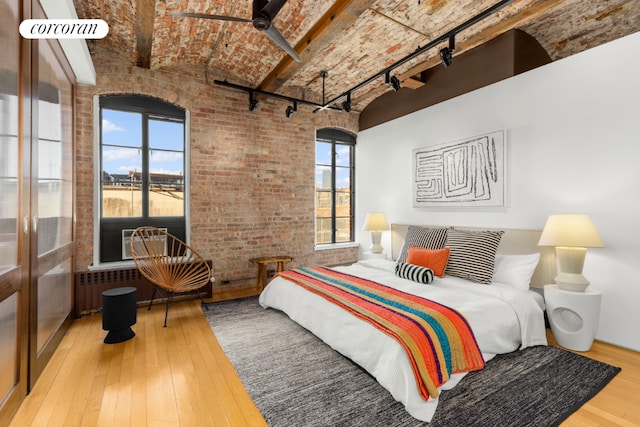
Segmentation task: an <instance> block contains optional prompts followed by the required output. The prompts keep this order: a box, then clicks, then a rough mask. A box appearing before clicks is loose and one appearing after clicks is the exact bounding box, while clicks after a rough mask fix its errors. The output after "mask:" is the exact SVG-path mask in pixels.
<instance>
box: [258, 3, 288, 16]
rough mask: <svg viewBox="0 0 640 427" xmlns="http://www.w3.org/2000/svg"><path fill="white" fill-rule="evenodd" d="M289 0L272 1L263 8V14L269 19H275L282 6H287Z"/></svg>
mask: <svg viewBox="0 0 640 427" xmlns="http://www.w3.org/2000/svg"><path fill="white" fill-rule="evenodd" d="M286 2H287V0H271V1H269V3H267V4H266V5H265V7H263V8H262V13H263V14H265V15H267V16H268V17H269V19H273V18H275V17H276V15H277V14H278V12H280V9H282V6H284V5H285V3H286Z"/></svg>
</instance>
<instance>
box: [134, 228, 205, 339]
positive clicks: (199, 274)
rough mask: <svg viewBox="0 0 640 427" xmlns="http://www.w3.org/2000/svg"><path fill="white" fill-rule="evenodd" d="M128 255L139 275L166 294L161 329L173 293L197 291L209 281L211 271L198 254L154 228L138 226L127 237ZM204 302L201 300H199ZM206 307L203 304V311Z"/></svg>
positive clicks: (155, 289) (156, 289) (165, 321)
mask: <svg viewBox="0 0 640 427" xmlns="http://www.w3.org/2000/svg"><path fill="white" fill-rule="evenodd" d="M130 244H131V255H132V257H133V261H134V262H135V263H136V267H138V270H140V273H141V274H142V275H143V276H144V277H145V278H147V279H148V280H149V281H150V282H151V283H153V284H154V285H155V287H154V289H153V296H152V297H151V301H150V302H149V310H151V304H152V303H153V299H154V298H155V296H156V291H158V289H162V290H164V291H165V292H166V294H167V298H166V308H165V314H164V326H165V327H166V326H167V316H168V315H169V303H170V302H171V298H172V297H173V296H174V294H177V293H186V292H197V293H198V296H200V299H202V295H201V294H200V292H199V289H200V288H202V287H203V286H205V285H206V284H207V283H208V282H209V281H210V280H211V268H210V267H209V264H207V262H206V261H205V260H204V258H202V256H201V255H200V254H198V252H196V251H195V250H193V249H192V248H191V247H189V246H188V245H187V244H186V243H184V242H183V241H181V240H180V239H178V238H177V237H175V236H173V235H171V234H169V233H167V232H166V231H164V230H161V229H159V228H155V227H139V228H137V229H136V230H135V231H134V232H133V234H131V243H130ZM202 301H203V303H204V299H202ZM206 307H207V306H206V305H205V308H206Z"/></svg>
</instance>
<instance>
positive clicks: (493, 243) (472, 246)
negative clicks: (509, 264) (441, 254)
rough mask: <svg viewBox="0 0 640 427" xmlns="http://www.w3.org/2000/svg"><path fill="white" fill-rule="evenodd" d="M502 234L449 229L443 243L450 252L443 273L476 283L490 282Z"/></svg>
mask: <svg viewBox="0 0 640 427" xmlns="http://www.w3.org/2000/svg"><path fill="white" fill-rule="evenodd" d="M502 234H504V231H491V230H484V231H465V230H456V229H451V230H449V233H448V234H447V242H446V243H445V245H446V246H448V247H450V248H451V252H450V253H449V261H448V263H447V269H446V271H445V274H448V275H451V276H456V277H460V278H462V279H466V280H471V281H472V282H476V283H482V284H489V283H491V279H492V277H493V268H494V265H495V260H496V251H497V250H498V245H499V244H500V239H502Z"/></svg>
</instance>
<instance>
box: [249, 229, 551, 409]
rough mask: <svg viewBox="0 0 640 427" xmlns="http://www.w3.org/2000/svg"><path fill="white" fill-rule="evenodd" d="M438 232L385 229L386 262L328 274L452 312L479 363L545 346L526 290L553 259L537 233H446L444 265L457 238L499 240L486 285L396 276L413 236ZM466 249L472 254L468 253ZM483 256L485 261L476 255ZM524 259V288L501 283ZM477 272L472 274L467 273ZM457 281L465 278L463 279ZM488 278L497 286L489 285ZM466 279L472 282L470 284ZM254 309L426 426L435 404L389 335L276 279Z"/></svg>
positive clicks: (537, 299) (537, 306) (533, 298)
mask: <svg viewBox="0 0 640 427" xmlns="http://www.w3.org/2000/svg"><path fill="white" fill-rule="evenodd" d="M442 228H443V227H440V226H438V227H434V226H411V225H402V224H393V225H392V227H391V235H392V250H391V254H392V259H379V258H375V259H367V260H361V261H359V262H357V263H355V264H353V265H350V266H340V267H334V268H333V270H335V271H336V272H339V273H344V274H346V275H351V276H356V277H358V278H363V279H366V280H371V281H373V282H376V283H381V284H384V285H386V286H389V287H391V288H393V289H397V290H399V291H401V292H403V293H406V294H408V295H417V296H420V297H422V298H426V299H429V300H430V301H435V302H436V303H439V304H442V305H444V306H446V307H451V308H453V309H455V310H456V311H457V312H459V313H460V314H462V315H463V316H464V318H466V320H467V321H468V324H469V325H470V327H471V329H472V330H473V334H474V335H475V340H476V342H477V345H478V347H479V349H480V351H481V355H482V358H483V359H484V361H488V360H490V359H491V358H492V357H494V356H495V355H496V354H502V353H509V352H512V351H516V350H519V349H523V348H526V347H530V346H535V345H546V335H545V326H544V315H543V312H544V301H543V299H542V297H541V294H540V292H536V291H535V290H532V289H530V288H529V285H530V286H531V287H532V288H536V287H538V288H539V287H541V286H543V285H544V284H545V283H551V282H550V281H551V280H552V278H553V275H554V272H555V258H554V255H553V252H552V251H551V250H549V248H541V247H538V246H537V242H538V239H539V236H540V231H537V230H504V232H502V230H501V231H498V230H487V229H482V230H479V229H473V228H469V227H455V228H449V227H446V229H447V230H448V238H447V240H446V242H445V243H446V244H450V246H451V249H450V253H451V257H450V258H449V262H450V263H451V265H454V264H455V262H459V261H460V257H459V254H460V253H461V252H464V250H465V249H464V247H466V246H469V245H467V244H466V243H467V242H466V240H465V241H464V242H463V246H458V245H459V244H460V242H459V241H458V242H456V240H455V238H454V237H452V236H454V235H455V236H458V237H460V236H462V237H463V239H467V236H472V238H473V239H477V238H478V237H477V236H480V235H483V233H488V234H491V233H494V234H493V236H494V237H495V235H496V234H495V233H499V234H500V235H501V237H500V238H499V244H498V243H496V245H497V248H495V247H494V249H493V252H491V251H489V252H490V253H491V257H492V258H491V259H492V261H493V262H492V263H490V265H491V269H492V273H493V275H492V276H491V283H490V284H480V283H478V282H477V281H472V280H468V279H467V278H461V277H456V276H452V275H449V274H445V275H444V277H442V278H441V277H434V278H433V281H432V282H431V283H429V284H423V283H418V282H416V281H414V280H409V279H406V278H403V277H401V276H402V275H400V276H399V275H398V274H397V273H396V267H397V266H398V265H399V264H400V265H402V262H405V261H407V258H408V249H409V247H413V246H414V243H415V241H414V240H415V236H416V235H417V233H418V231H416V230H420V232H424V230H433V229H440V230H442ZM451 230H454V231H451ZM441 243H442V242H441ZM419 245H420V244H419ZM465 245H466V246H465ZM423 246H424V245H423ZM471 246H473V245H471ZM447 247H449V246H447ZM403 248H404V249H403ZM467 249H468V248H467ZM412 250H413V249H412ZM473 250H474V251H480V249H477V248H475V247H474V249H473ZM483 250H484V249H483ZM454 251H455V253H456V256H455V257H454ZM412 254H413V253H412ZM534 254H536V262H535V265H532V263H531V260H530V259H531V257H532V255H534ZM538 254H539V255H538ZM484 255H486V254H484V253H483V256H484ZM483 256H480V255H478V256H475V255H474V256H473V257H472V258H473V259H481V258H483ZM527 257H528V258H529V262H528V264H529V267H528V268H527V271H528V272H527V273H525V274H524V276H525V277H526V281H527V282H528V283H526V287H525V286H523V283H518V285H517V286H515V285H513V284H512V283H503V282H507V281H510V280H512V278H517V279H518V280H520V282H522V280H523V279H522V277H523V274H522V270H523V266H522V263H520V262H519V261H518V262H516V260H520V259H524V258H527ZM414 259H415V258H414ZM456 260H457V261H456ZM454 261H455V262H454ZM473 262H476V261H473ZM454 267H455V265H454ZM479 270H480V269H477V268H474V269H472V272H471V274H472V275H473V274H475V273H476V272H477V271H479ZM452 271H453V270H452ZM458 276H460V275H458ZM462 276H464V277H466V276H465V274H462ZM494 278H498V279H500V280H501V281H500V282H498V281H495V280H493V279H494ZM472 279H473V280H476V278H473V277H472ZM513 280H515V279H513ZM260 304H261V305H262V306H263V307H265V308H266V307H271V308H274V309H277V310H281V311H283V312H285V313H286V314H287V315H288V316H289V317H290V318H291V319H292V320H293V321H295V322H296V323H298V324H300V325H301V326H303V327H305V328H306V329H308V330H309V331H311V332H312V333H313V334H315V335H316V336H318V337H319V338H320V339H322V340H323V341H324V342H325V343H327V344H328V345H330V346H331V347H332V348H333V349H335V350H336V351H338V352H340V353H341V354H343V355H344V356H346V357H348V358H350V359H351V360H353V361H354V362H355V363H357V364H359V365H360V366H361V367H363V368H364V369H365V370H367V371H368V372H369V373H370V374H371V375H372V376H373V377H375V378H376V380H377V381H378V382H379V383H380V384H381V385H382V386H383V387H384V388H385V389H387V390H388V391H389V392H390V393H391V395H392V396H393V397H394V398H395V399H396V400H397V401H399V402H401V403H402V404H403V405H404V406H405V408H406V410H407V411H408V412H409V414H411V415H412V416H413V417H415V418H417V419H418V420H421V421H430V420H431V418H432V417H433V414H434V413H435V410H436V407H437V404H438V399H439V398H438V397H430V398H429V397H427V398H425V397H424V394H422V395H421V393H420V392H419V390H418V389H419V386H418V383H417V382H416V376H415V375H414V367H415V366H414V365H415V363H413V362H412V360H410V356H408V354H407V351H406V350H405V348H406V347H404V346H403V345H401V344H400V343H399V342H398V341H397V340H396V339H395V338H393V337H392V336H390V335H389V334H386V333H383V332H381V330H380V329H379V328H376V327H374V326H372V325H371V324H370V323H368V322H367V321H365V320H362V319H361V318H359V317H357V316H353V315H352V314H350V313H349V312H348V311H345V310H344V309H343V308H341V307H340V306H339V305H336V304H334V303H332V302H330V301H328V300H327V299H326V298H324V297H323V296H320V295H318V294H317V293H314V292H309V290H307V289H305V288H304V287H302V286H300V285H298V284H296V283H294V282H293V281H291V280H288V279H286V278H284V277H279V276H276V277H275V278H274V279H273V280H272V281H271V282H270V283H269V284H268V285H267V287H266V288H265V289H264V291H263V292H262V294H261V295H260ZM464 375H465V373H455V374H452V375H451V377H450V378H449V379H448V381H446V382H445V383H444V384H442V385H441V386H439V387H438V390H439V391H440V392H442V391H446V390H448V389H451V388H453V387H454V386H455V385H456V384H457V383H458V382H459V381H460V379H461V378H462V377H463V376H464Z"/></svg>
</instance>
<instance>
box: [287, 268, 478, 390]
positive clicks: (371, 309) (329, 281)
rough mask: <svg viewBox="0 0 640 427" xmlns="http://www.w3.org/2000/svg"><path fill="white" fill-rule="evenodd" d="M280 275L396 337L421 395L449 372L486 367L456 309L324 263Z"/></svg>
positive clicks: (437, 385)
mask: <svg viewBox="0 0 640 427" xmlns="http://www.w3.org/2000/svg"><path fill="white" fill-rule="evenodd" d="M278 275H279V276H281V277H283V278H285V279H288V280H289V281H291V282H293V283H296V284H298V285H299V286H302V287H303V288H305V289H307V290H309V291H311V292H314V293H315V294H318V295H320V296H322V297H324V298H325V299H327V300H328V301H331V302H333V303H334V304H337V305H338V306H340V307H342V308H343V309H345V310H347V311H348V312H350V313H351V314H353V315H354V316H357V317H359V318H360V319H363V320H365V321H367V322H369V323H370V324H371V325H373V326H374V327H376V328H377V329H379V330H380V331H382V332H383V333H385V334H387V335H389V336H391V337H393V338H395V339H396V340H397V341H398V343H400V345H401V346H402V347H403V348H404V349H405V350H406V352H407V356H408V357H409V361H410V363H411V367H412V369H413V372H414V375H415V377H416V383H417V385H418V390H419V392H420V395H421V396H422V398H423V399H425V400H429V397H437V396H438V394H439V392H438V387H439V386H441V385H442V384H444V383H445V382H446V381H447V380H448V379H449V377H450V375H451V374H453V373H458V372H469V371H475V370H478V369H482V368H483V367H484V359H483V358H482V354H481V352H480V349H479V348H478V344H477V342H476V339H475V337H474V335H473V332H472V330H471V327H470V326H469V324H468V322H467V320H466V319H465V318H464V316H462V314H460V313H459V312H457V311H456V310H453V309H451V308H449V307H446V306H444V305H442V304H438V303H436V302H433V301H429V300H427V299H424V298H421V297H418V296H415V295H411V294H407V293H405V292H402V291H399V290H397V289H394V288H391V287H389V286H385V285H381V284H379V283H376V282H372V281H370V280H367V279H363V278H360V277H357V276H353V275H350V274H345V273H340V272H337V271H335V270H331V269H329V268H326V267H313V268H297V269H293V270H287V271H283V272H281V273H278Z"/></svg>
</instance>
